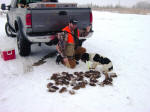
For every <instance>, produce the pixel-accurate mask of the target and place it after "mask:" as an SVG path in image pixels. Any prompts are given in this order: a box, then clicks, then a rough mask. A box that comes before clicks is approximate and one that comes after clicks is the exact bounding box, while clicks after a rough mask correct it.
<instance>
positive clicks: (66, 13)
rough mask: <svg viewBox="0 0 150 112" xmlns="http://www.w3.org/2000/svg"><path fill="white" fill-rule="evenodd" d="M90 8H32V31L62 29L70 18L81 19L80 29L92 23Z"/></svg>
mask: <svg viewBox="0 0 150 112" xmlns="http://www.w3.org/2000/svg"><path fill="white" fill-rule="evenodd" d="M90 12H91V9H90V8H43V9H41V8H40V9H38V8H34V9H31V13H32V14H31V15H32V32H34V33H36V32H38V33H39V32H42V33H43V32H55V31H61V29H62V28H64V27H65V26H66V25H67V24H68V22H69V20H70V19H77V20H78V21H79V23H78V27H79V28H80V29H83V28H86V27H87V26H88V25H89V24H90Z"/></svg>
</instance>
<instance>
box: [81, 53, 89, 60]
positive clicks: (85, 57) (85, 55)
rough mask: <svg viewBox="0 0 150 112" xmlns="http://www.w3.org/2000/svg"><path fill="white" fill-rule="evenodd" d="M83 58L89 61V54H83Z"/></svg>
mask: <svg viewBox="0 0 150 112" xmlns="http://www.w3.org/2000/svg"><path fill="white" fill-rule="evenodd" d="M81 60H82V61H84V62H86V61H89V54H88V53H84V54H83V55H82V56H81Z"/></svg>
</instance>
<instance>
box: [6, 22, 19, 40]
mask: <svg viewBox="0 0 150 112" xmlns="http://www.w3.org/2000/svg"><path fill="white" fill-rule="evenodd" d="M5 32H6V34H7V36H8V37H16V35H14V34H12V30H11V28H10V26H9V23H8V22H7V23H6V24H5Z"/></svg>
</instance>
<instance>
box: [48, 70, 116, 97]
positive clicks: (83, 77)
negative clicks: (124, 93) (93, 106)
mask: <svg viewBox="0 0 150 112" xmlns="http://www.w3.org/2000/svg"><path fill="white" fill-rule="evenodd" d="M100 77H101V73H100V72H99V71H93V70H90V71H87V72H74V73H73V74H69V73H68V72H62V73H54V74H52V76H51V77H50V80H51V82H49V83H48V84H47V88H48V92H56V91H59V93H64V92H67V91H68V92H69V93H70V94H71V95H74V94H75V90H79V89H81V88H86V86H87V85H90V86H97V85H99V86H102V87H104V86H105V85H112V82H113V78H114V77H117V75H116V74H112V75H110V77H109V78H107V79H105V80H104V81H102V82H100V81H99V78H100ZM68 88H71V89H70V90H68Z"/></svg>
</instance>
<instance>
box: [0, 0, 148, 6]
mask: <svg viewBox="0 0 150 112" xmlns="http://www.w3.org/2000/svg"><path fill="white" fill-rule="evenodd" d="M10 1H11V0H0V3H8V2H10ZM59 1H60V2H76V3H78V4H87V3H92V4H98V5H100V6H106V5H118V4H120V5H123V6H129V7H130V6H133V5H135V4H136V3H137V2H140V1H147V2H149V3H150V0H59Z"/></svg>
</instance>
